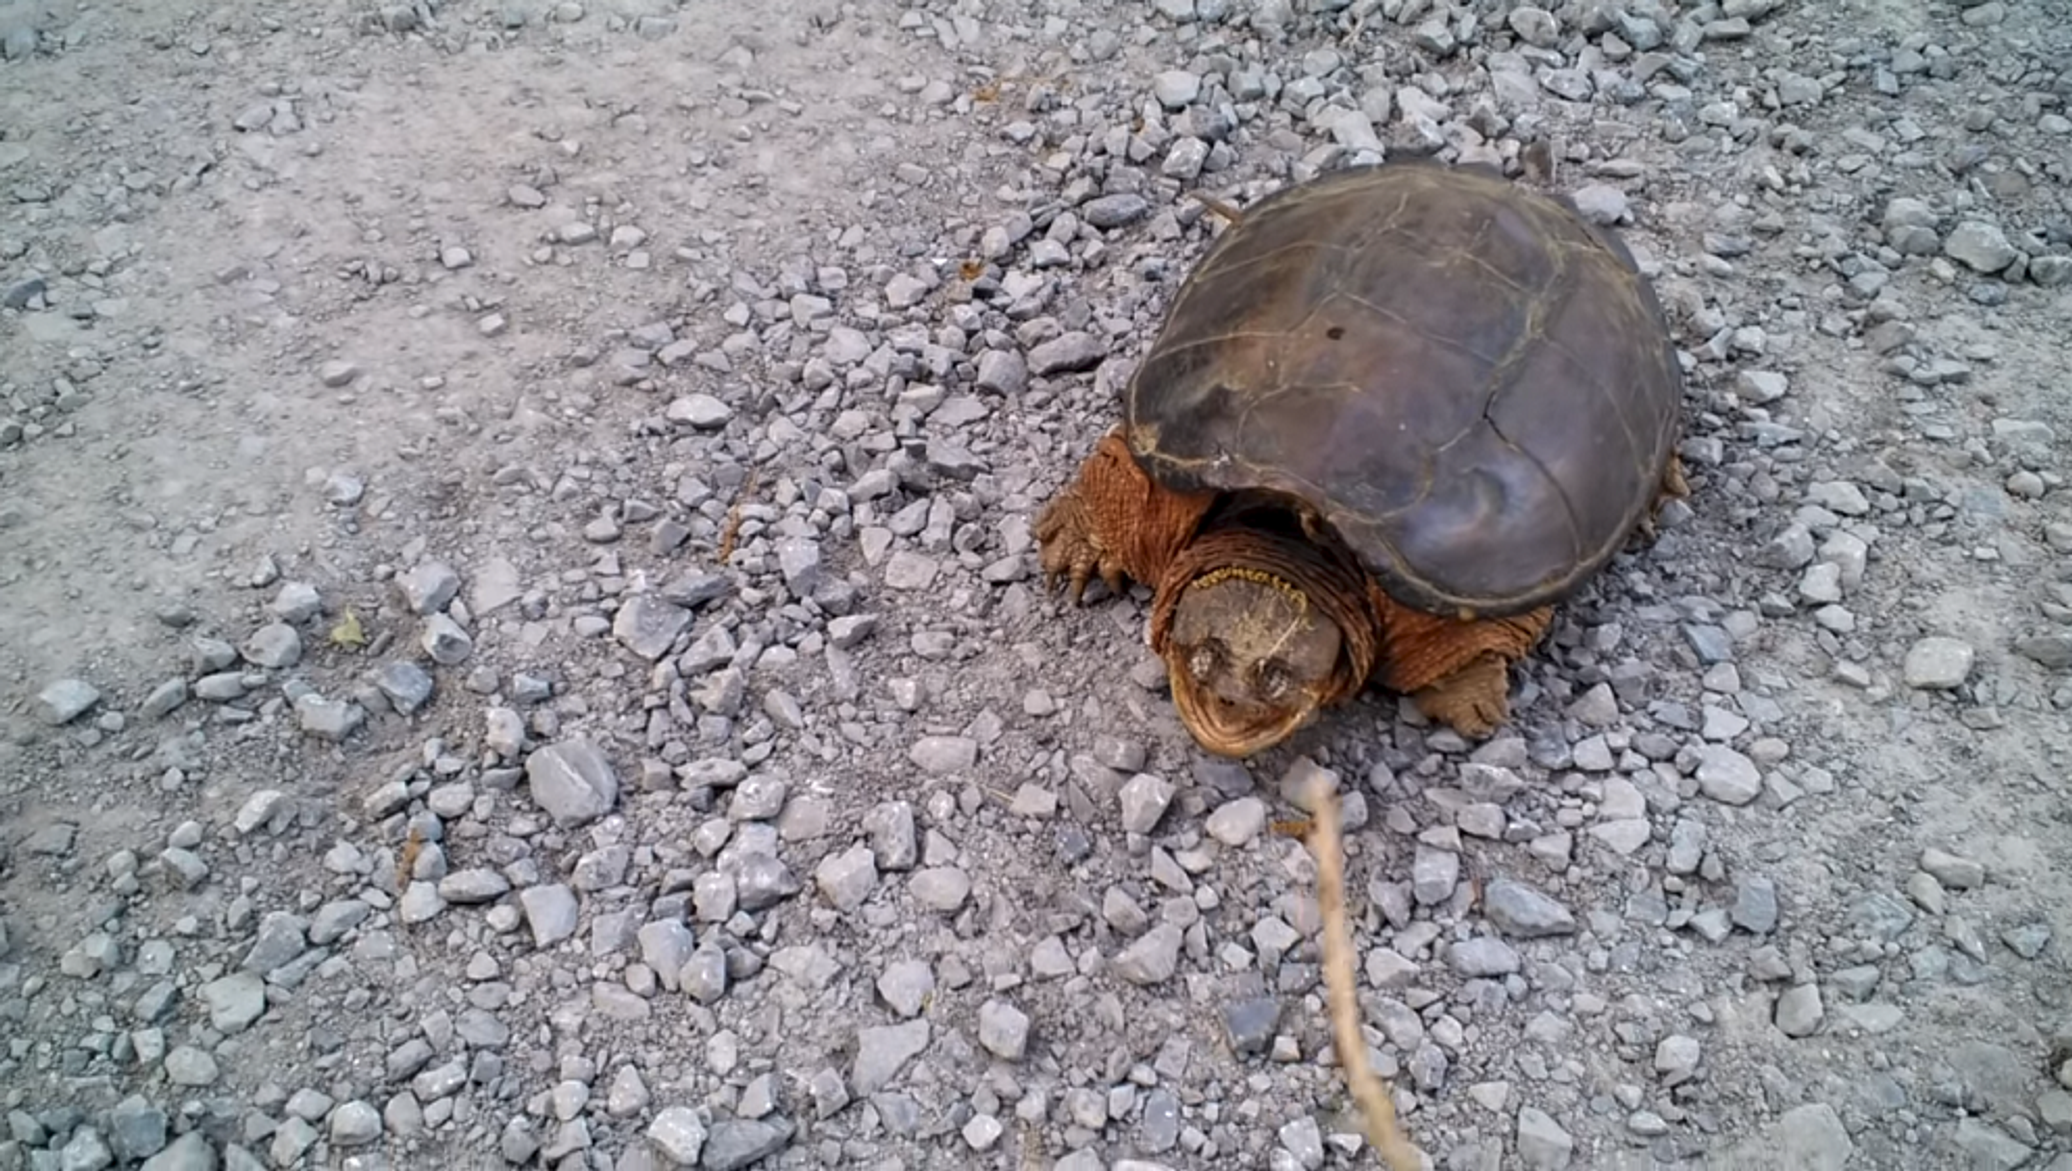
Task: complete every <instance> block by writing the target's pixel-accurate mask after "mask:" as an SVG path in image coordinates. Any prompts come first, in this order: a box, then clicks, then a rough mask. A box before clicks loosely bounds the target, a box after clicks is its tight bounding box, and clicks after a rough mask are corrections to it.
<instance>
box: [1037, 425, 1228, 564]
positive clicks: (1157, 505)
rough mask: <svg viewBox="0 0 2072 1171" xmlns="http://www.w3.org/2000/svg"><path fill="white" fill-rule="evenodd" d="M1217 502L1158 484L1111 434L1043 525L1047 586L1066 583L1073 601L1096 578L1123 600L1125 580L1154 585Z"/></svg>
mask: <svg viewBox="0 0 2072 1171" xmlns="http://www.w3.org/2000/svg"><path fill="white" fill-rule="evenodd" d="M1213 500H1214V496H1213V495H1212V494H1205V493H1203V494H1185V493H1178V492H1172V491H1169V490H1167V489H1165V488H1162V487H1160V486H1159V485H1158V484H1156V483H1154V482H1152V479H1151V477H1149V476H1147V475H1145V474H1144V470H1143V469H1142V468H1140V467H1138V466H1137V461H1136V460H1135V459H1134V458H1133V457H1131V455H1130V452H1129V447H1128V446H1127V445H1125V444H1124V443H1123V441H1122V433H1121V432H1120V431H1119V430H1116V431H1110V432H1109V433H1108V434H1106V435H1104V436H1102V437H1101V441H1100V442H1099V443H1097V444H1095V445H1094V450H1093V452H1092V454H1090V455H1088V456H1087V457H1086V462H1085V463H1082V464H1081V465H1080V466H1079V473H1078V475H1077V476H1076V477H1075V478H1074V479H1073V481H1072V482H1071V483H1070V484H1068V485H1067V486H1066V487H1065V488H1064V489H1063V490H1062V491H1060V492H1059V493H1058V494H1057V496H1056V497H1054V498H1053V499H1052V500H1051V502H1050V503H1049V504H1048V505H1046V506H1044V509H1043V512H1042V513H1041V514H1040V515H1039V516H1038V517H1037V518H1036V527H1035V530H1034V535H1035V537H1036V541H1037V544H1038V546H1039V548H1040V551H1041V559H1042V563H1043V576H1044V579H1045V580H1046V581H1047V582H1049V583H1050V584H1052V585H1053V586H1055V585H1057V584H1058V583H1059V581H1060V580H1062V581H1063V582H1064V584H1065V586H1066V588H1067V590H1068V591H1069V592H1070V594H1071V597H1072V600H1073V601H1074V602H1079V601H1082V600H1083V599H1084V595H1085V591H1086V586H1087V583H1088V582H1090V581H1092V580H1093V579H1094V578H1095V577H1099V578H1100V579H1101V582H1102V584H1104V585H1106V586H1107V587H1108V591H1109V592H1110V593H1113V594H1118V595H1119V594H1121V593H1122V589H1123V583H1124V581H1125V580H1133V581H1139V582H1143V583H1145V584H1147V585H1152V586H1155V585H1157V584H1158V582H1159V580H1160V578H1161V577H1162V576H1163V575H1164V572H1165V568H1166V564H1167V562H1169V561H1171V560H1172V556H1173V554H1174V553H1175V552H1177V551H1178V550H1179V549H1180V548H1181V547H1182V546H1184V545H1185V544H1186V543H1187V542H1188V540H1189V539H1191V538H1192V537H1193V536H1194V530H1195V528H1196V526H1198V525H1199V524H1200V523H1201V518H1202V514H1203V513H1205V512H1207V511H1208V508H1209V505H1210V503H1211V502H1212V501H1213Z"/></svg>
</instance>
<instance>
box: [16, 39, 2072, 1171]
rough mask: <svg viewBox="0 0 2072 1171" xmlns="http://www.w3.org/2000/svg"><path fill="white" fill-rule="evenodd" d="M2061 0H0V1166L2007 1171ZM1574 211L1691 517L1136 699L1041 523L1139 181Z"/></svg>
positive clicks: (1188, 218)
mask: <svg viewBox="0 0 2072 1171" xmlns="http://www.w3.org/2000/svg"><path fill="white" fill-rule="evenodd" d="M2068 15H2072V13H2068V12H2067V11H2066V10H2065V8H2064V7H2063V6H2062V5H2061V4H2059V3H2057V2H2056V0H1985V2H1984V3H1978V2H1975V0H1962V2H1961V3H1954V4H1953V3H1951V2H1949V0H1821V2H1819V3H1814V2H1812V0H1716V2H1704V3H1691V2H1679V0H1550V2H1548V3H1546V5H1545V6H1542V7H1534V6H1529V5H1525V4H1513V3H1510V2H1509V0H1473V2H1466V3H1446V2H1443V0H1352V2H1350V3H1348V2H1347V0H1156V2H1155V3H1150V4H1145V3H1137V2H1130V3H1098V2H1093V0H1034V2H1033V3H1028V4H1010V3H1006V2H1004V0H909V2H906V3H900V2H895V0H853V2H850V3H839V4H838V3H835V2H834V0H797V2H780V3H773V4H768V5H755V4H744V5H728V4H720V3H675V2H672V0H559V2H550V0H498V2H489V0H482V2H476V0H446V2H436V0H415V2H413V3H382V2H379V0H316V2H315V3H310V4H297V5H285V6H284V5H268V4H257V3H251V2H248V0H225V2H223V3H219V4H215V5H207V6H197V5H187V4H182V3H167V2H163V0H106V2H104V3H99V4H79V3H75V2H73V0H12V2H11V3H6V4H4V5H0V733H4V734H0V1113H4V1115H5V1118H6V1126H5V1128H4V1130H0V1171H18V1169H24V1168H30V1169H35V1171H46V1169H57V1171H100V1169H102V1168H110V1167H121V1168H133V1167H138V1166H142V1167H146V1168H149V1169H151V1171H214V1169H218V1168H223V1169H229V1171H246V1169H251V1168H259V1167H272V1168H282V1169H287V1168H354V1169H376V1168H395V1169H403V1168H422V1167H451V1168H495V1167H503V1166H537V1167H553V1168H560V1169H577V1168H595V1169H598V1171H604V1169H607V1168H609V1169H613V1171H645V1169H648V1168H671V1167H697V1168H704V1169H708V1171H722V1169H728V1168H744V1167H760V1168H804V1167H856V1168H863V1169H866V1171H894V1169H903V1168H936V1167H942V1168H1000V1169H1003V1171H1025V1169H1035V1168H1047V1169H1051V1171H1156V1169H1158V1168H1173V1169H1182V1168H1188V1169H1191V1168H1269V1169H1272V1171H1280V1169H1283V1168H1286V1169H1304V1171H1314V1169H1317V1168H1324V1167H1347V1168H1350V1167H1363V1166H1366V1167H1371V1166H1375V1165H1377V1164H1376V1163H1375V1156H1374V1153H1373V1152H1372V1151H1370V1150H1366V1149H1364V1148H1363V1146H1362V1144H1361V1141H1360V1140H1359V1138H1358V1137H1357V1136H1356V1130H1357V1127H1356V1126H1355V1125H1354V1123H1353V1119H1352V1117H1351V1116H1350V1115H1349V1114H1348V1105H1347V1099H1346V1097H1345V1092H1344V1089H1343V1087H1342V1085H1341V1083H1340V1079H1339V1076H1338V1070H1337V1069H1336V1068H1335V1065H1334V1059H1333V1057H1332V1051H1331V1046H1330V1041H1329V1034H1328V1027H1327V1022H1326V1019H1325V1014H1324V1012H1323V999H1322V986H1321V984H1320V982H1319V976H1318V951H1317V944H1316V934H1315V932H1316V928H1317V922H1316V910H1315V902H1314V895H1313V887H1312V879H1313V876H1314V866H1313V863H1312V861H1311V859H1310V857H1309V855H1308V854H1307V853H1306V851H1305V848H1304V846H1303V844H1302V842H1300V841H1299V840H1297V839H1295V838H1293V837H1290V836H1287V835H1286V834H1285V833H1282V832H1279V830H1278V829H1277V828H1276V825H1275V823H1276V822H1277V821H1280V820H1282V819H1285V818H1288V817H1291V816H1293V815H1294V812H1295V811H1294V810H1293V808H1292V806H1291V804H1290V802H1289V800H1288V798H1287V795H1288V794H1289V793H1290V792H1292V791H1293V790H1292V788H1291V786H1292V785H1294V784H1296V783H1298V782H1302V781H1304V780H1305V779H1306V778H1308V777H1310V776H1312V775H1314V773H1315V771H1316V770H1325V771H1326V772H1328V773H1329V774H1330V775H1331V776H1332V777H1333V778H1335V780H1336V783H1337V785H1338V787H1339V789H1340V792H1341V794H1342V799H1343V801H1344V809H1345V824H1346V827H1347V829H1348V831H1349V833H1348V851H1349V853H1350V860H1349V865H1350V870H1351V883H1352V890H1353V900H1352V901H1353V908H1352V909H1353V913H1354V916H1355V928H1356V935H1357V945H1358V948H1359V953H1360V964H1361V969H1360V970H1361V985H1362V987H1361V996H1362V1009H1363V1017H1364V1025H1365V1028H1366V1033H1367V1038H1368V1041H1369V1044H1370V1048H1371V1050H1372V1059H1373V1061H1374V1063H1375V1064H1376V1066H1377V1067H1378V1068H1379V1069H1380V1070H1381V1071H1382V1072H1383V1073H1384V1074H1386V1075H1388V1076H1389V1077H1390V1078H1391V1080H1392V1082H1393V1086H1394V1093H1395V1096H1396V1099H1397V1101H1398V1103H1399V1105H1400V1108H1401V1110H1402V1112H1403V1114H1404V1118H1405V1122H1406V1125H1407V1126H1408V1128H1409V1130H1410V1132H1411V1135H1412V1137H1413V1138H1414V1139H1415V1141H1416V1142H1417V1144H1418V1145H1419V1146H1420V1148H1421V1149H1422V1150H1423V1151H1424V1152H1426V1153H1427V1155H1428V1157H1429V1162H1430V1165H1431V1166H1432V1167H1434V1168H1444V1169H1448V1171H1490V1169H1496V1168H1504V1169H1511V1168H1524V1169H1531V1171H1552V1169H1558V1168H1578V1169H1585V1168H1589V1169H1614V1171H1617V1169H1636V1171H1637V1169H1642V1168H1722V1169H1725V1168H1780V1169H1791V1171H1845V1169H1858V1168H1862V1169H1895V1168H1934V1169H1943V1168H1963V1169H1970V1168H1992V1169H2000V1171H2013V1169H2016V1168H2025V1169H2041V1171H2068V1169H2072V973H2068V970H2067V968H2068V965H2067V957H2068V955H2072V950H2068V942H2067V941H2068V936H2072V813H2068V811H2072V793H2068V790H2072V774H2068V766H2072V503H2068V502H2072V488H2068V485H2067V483H2066V475H2067V473H2068V466H2067V457H2066V453H2067V451H2068V449H2072V448H2068V444H2072V439H2068V436H2072V393H2068V383H2067V378H2068V374H2067V372H2068V371H2072V111H2068V109H2067V102H2068V99H2072V20H2068V19H2067V16H2068ZM1410 155H1437V156H1440V157H1443V158H1448V159H1462V160H1479V161H1484V162H1492V163H1497V164H1500V165H1502V166H1504V167H1505V168H1506V169H1508V170H1510V171H1511V172H1513V173H1514V174H1518V175H1520V176H1521V179H1522V180H1523V181H1527V182H1531V183H1534V184H1536V185H1539V186H1542V187H1546V188H1550V189H1555V190H1560V191H1565V192H1569V193H1571V194H1573V195H1574V197H1575V199H1576V201H1577V202H1578V204H1579V205H1580V206H1581V207H1582V208H1584V209H1585V210H1586V211H1587V212H1588V213H1589V214H1590V215H1592V216H1593V217H1595V218H1597V219H1598V220H1600V221H1602V222H1605V223H1610V224H1617V225H1619V226H1620V228H1621V229H1622V230H1623V231H1624V232H1625V233H1626V235H1627V238H1628V240H1629V241H1630V243H1631V244H1632V246H1633V247H1634V249H1635V250H1636V252H1637V253H1638V254H1640V255H1641V256H1642V257H1643V259H1644V262H1645V264H1646V266H1647V267H1648V269H1649V271H1650V272H1651V273H1652V274H1653V275H1654V276H1655V277H1656V279H1657V281H1658V285H1659V288H1660V290H1661V292H1662V295H1663V298H1664V301H1665V303H1666V304H1667V306H1668V307H1669V312H1670V316H1671V318H1672V319H1673V320H1672V323H1673V326H1674V328H1675V331H1676V334H1677V338H1678V342H1679V345H1680V346H1681V348H1682V350H1683V352H1684V354H1685V356H1686V360H1687V368H1688V371H1689V382H1690V403H1689V417H1690V431H1689V437H1688V439H1687V441H1686V442H1685V444H1684V447H1683V453H1684V456H1685V459H1686V461H1687V463H1688V464H1689V466H1690V469H1691V472H1692V480H1693V485H1694V489H1695V491H1694V494H1693V495H1692V497H1691V499H1690V500H1689V501H1688V507H1686V508H1681V509H1677V510H1674V511H1673V512H1672V514H1671V515H1670V516H1669V517H1668V521H1669V522H1670V523H1669V524H1668V525H1667V526H1666V528H1665V530H1664V531H1663V533H1662V534H1661V536H1660V538H1659V539H1658V540H1657V541H1656V542H1655V543H1654V544H1653V545H1651V546H1646V547H1642V548H1636V549H1635V551H1634V552H1633V553H1632V554H1631V555H1630V556H1628V557H1625V558H1622V559H1621V560H1620V561H1619V562H1618V563H1616V564H1615V565H1614V566H1613V568H1612V569H1611V570H1610V571H1609V572H1608V573H1607V574H1606V575H1605V576H1604V577H1603V579H1602V580H1601V581H1600V582H1598V583H1597V584H1596V585H1595V586H1594V587H1593V588H1592V589H1591V590H1590V591H1589V592H1588V593H1587V594H1586V595H1585V596H1583V597H1581V598H1578V599H1577V600H1576V601H1575V602H1574V603H1572V604H1571V605H1569V606H1567V607H1566V608H1565V609H1564V611H1563V614H1562V617H1561V619H1560V621H1559V623H1558V626H1557V629H1556V631H1555V633H1554V636H1553V638H1552V640H1551V642H1550V644H1549V645H1548V647H1547V648H1546V649H1545V650H1544V652H1543V653H1542V654H1540V655H1539V656H1537V657H1536V658H1535V659H1534V660H1533V661H1532V663H1531V664H1530V665H1529V667H1528V668H1527V669H1525V670H1523V671H1522V672H1521V673H1520V674H1519V676H1518V689H1519V690H1518V692H1517V695H1516V699H1517V710H1518V719H1517V722H1516V724H1515V726H1514V727H1512V728H1510V729H1508V730H1506V731H1505V732H1504V733H1502V734H1501V735H1499V736H1497V737H1496V738H1494V739H1492V740H1490V741H1488V742H1486V743H1481V744H1466V743H1462V742H1461V741H1460V740H1458V739H1456V738H1454V737H1453V736H1451V735H1449V734H1447V733H1445V732H1443V731H1439V730H1436V729H1434V728H1431V727H1428V726H1426V725H1424V724H1423V723H1422V722H1420V721H1419V720H1418V718H1417V717H1416V714H1415V713H1414V712H1413V711H1411V710H1410V709H1408V708H1407V707H1405V706H1403V705H1401V704H1399V703H1398V702H1397V701H1395V700H1394V699H1392V698H1390V697H1387V696H1381V695H1375V696H1370V697H1368V698H1367V699H1365V700H1364V701H1363V702H1361V703H1359V704H1357V705H1354V706H1353V707H1351V708H1349V709H1347V710H1345V711H1342V712H1340V713H1338V714H1337V715H1336V716H1335V717H1333V718H1332V719H1330V720H1327V721H1325V722H1324V723H1322V724H1320V725H1319V726H1318V727H1316V728H1315V729H1313V730H1311V731H1310V732H1308V733H1306V734H1305V735H1304V736H1303V737H1301V738H1300V739H1299V740H1298V741H1297V742H1295V743H1293V744H1291V745H1289V746H1287V747H1286V748H1285V749H1284V750H1281V751H1277V752H1276V753H1274V754H1272V755H1270V756H1268V757H1265V758H1262V759H1260V760H1256V761H1253V762H1251V763H1250V765H1249V766H1240V765H1235V764H1231V763H1228V762H1218V761H1214V760H1210V759H1206V758H1204V757H1203V756H1202V755H1201V754H1200V753H1199V752H1198V751H1196V750H1195V748H1194V747H1193V745H1192V744H1191V742H1190V741H1189V740H1188V739H1187V738H1186V736H1185V735H1184V733H1183V732H1182V731H1181V729H1180V727H1179V725H1178V724H1177V722H1176V720H1175V719H1174V717H1173V714H1172V711H1171V708H1170V705H1169V703H1168V701H1167V698H1166V696H1165V694H1164V690H1163V683H1162V680H1161V678H1160V672H1159V670H1158V669H1157V666H1156V664H1155V663H1153V662H1152V661H1151V660H1150V659H1149V657H1148V655H1147V653H1146V652H1145V651H1144V649H1143V647H1142V628H1143V618H1144V606H1143V602H1144V597H1143V594H1142V592H1141V591H1138V592H1137V593H1135V594H1133V595H1132V596H1131V597H1128V598H1121V599H1114V598H1108V599H1105V600H1102V601H1100V602H1099V603H1098V604H1096V605H1094V606H1091V607H1089V608H1087V609H1084V610H1074V609H1071V608H1069V607H1066V606H1064V605H1062V604H1060V603H1059V602H1058V600H1057V599H1055V598H1054V597H1052V596H1050V595H1048V594H1046V592H1045V591H1044V589H1043V586H1042V583H1041V582H1040V581H1039V580H1038V577H1037V575H1036V573H1035V568H1036V558H1035V552H1034V549H1033V547H1032V543H1031V539H1030V535H1029V528H1030V524H1031V521H1032V518H1033V516H1034V513H1035V511H1036V510H1037V509H1038V508H1040V506H1041V504H1042V503H1043V501H1044V500H1045V499H1046V498H1047V496H1048V495H1049V493H1050V492H1052V491H1053V490H1054V489H1055V488H1056V486H1057V485H1058V484H1060V483H1062V482H1063V481H1064V480H1065V479H1066V478H1067V477H1068V476H1069V475H1070V474H1071V473H1072V471H1073V469H1074V467H1075V465H1076V464H1077V461H1078V460H1079V458H1080V457H1081V456H1082V455H1083V454H1084V453H1085V452H1086V451H1087V450H1088V448H1089V447H1090V445H1091V444H1092V442H1093V440H1094V438H1095V437H1096V436H1097V435H1098V434H1099V433H1100V432H1101V431H1102V430H1103V429H1104V428H1105V427H1106V426H1107V425H1108V424H1109V423H1110V422H1111V421H1112V419H1113V417H1114V412H1115V394H1116V389H1117V387H1118V386H1119V385H1120V384H1121V383H1122V382H1123V380H1124V379H1125V378H1126V377H1127V375H1128V371H1129V368H1130V364H1131V363H1132V362H1133V361H1134V359H1135V358H1136V356H1137V355H1138V354H1140V353H1141V351H1142V348H1143V346H1144V345H1145V344H1146V343H1147V341H1148V340H1149V337H1150V335H1151V333H1152V331H1153V330H1154V329H1155V327H1156V325H1157V322H1158V319H1159V313H1160V311H1161V309H1162V307H1163V305H1164V304H1165V302H1166V300H1167V298H1168V297H1169V296H1170V294H1171V291H1172V289H1173V287H1174V283H1175V282H1176V281H1177V280H1178V279H1179V278H1180V277H1181V276H1182V275H1184V273H1185V272H1186V271H1187V268H1188V266H1189V265H1190V264H1191V263H1192V261H1193V259H1194V258H1195V257H1197V256H1199V255H1200V253H1201V251H1202V249H1203V248H1204V247H1205V245H1206V243H1207V241H1208V240H1209V239H1210V238H1211V235H1212V233H1213V232H1214V231H1215V230H1216V228H1217V223H1218V221H1217V218H1216V216H1215V215H1214V214H1212V213H1210V212H1209V211H1208V210H1207V207H1206V206H1205V204H1204V202H1203V201H1202V199H1200V198H1197V195H1200V196H1205V197H1207V198H1210V199H1215V200H1221V201H1224V202H1226V203H1231V204H1236V205H1239V206H1242V205H1243V204H1244V203H1245V202H1247V201H1249V200H1250V199H1252V198H1256V197H1257V196H1258V195H1259V194H1261V193H1263V192H1266V191H1268V190H1271V189H1272V188H1274V187H1276V186H1278V185H1280V184H1282V183H1285V182H1288V181H1290V180H1293V179H1299V178H1302V177H1304V176H1306V175H1309V174H1312V173H1315V172H1316V171H1318V170H1320V169H1325V168H1330V167H1335V166H1340V165H1345V164H1349V163H1357V162H1364V161H1372V160H1374V159H1377V158H1381V157H1383V156H1389V157H1399V156H1410Z"/></svg>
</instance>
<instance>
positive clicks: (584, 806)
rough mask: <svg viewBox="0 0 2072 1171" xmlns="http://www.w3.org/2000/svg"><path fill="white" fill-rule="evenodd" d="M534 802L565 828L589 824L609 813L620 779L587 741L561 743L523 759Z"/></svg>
mask: <svg viewBox="0 0 2072 1171" xmlns="http://www.w3.org/2000/svg"><path fill="white" fill-rule="evenodd" d="M525 776H526V780H527V781H528V782H529V784H530V787H531V792H532V799H533V801H534V803H536V804H537V805H539V807H540V808H541V809H543V810H545V811H546V813H547V815H548V816H549V817H551V818H553V819H554V824H556V825H558V826H561V827H562V828H564V829H572V828H576V827H578V826H584V825H588V824H589V823H591V822H593V821H596V820H597V819H598V818H600V817H603V816H604V815H605V814H607V813H609V812H611V809H612V806H613V805H614V804H615V803H617V801H618V798H619V777H618V774H617V773H616V772H614V771H613V770H612V765H611V761H610V760H608V759H607V758H606V757H605V755H604V750H603V749H601V748H599V747H598V746H597V745H596V743H594V742H593V741H590V740H564V741H562V742H560V743H557V744H550V745H548V746H546V747H544V748H541V749H538V750H536V751H535V752H533V754H532V755H531V756H528V757H526V758H525Z"/></svg>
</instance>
